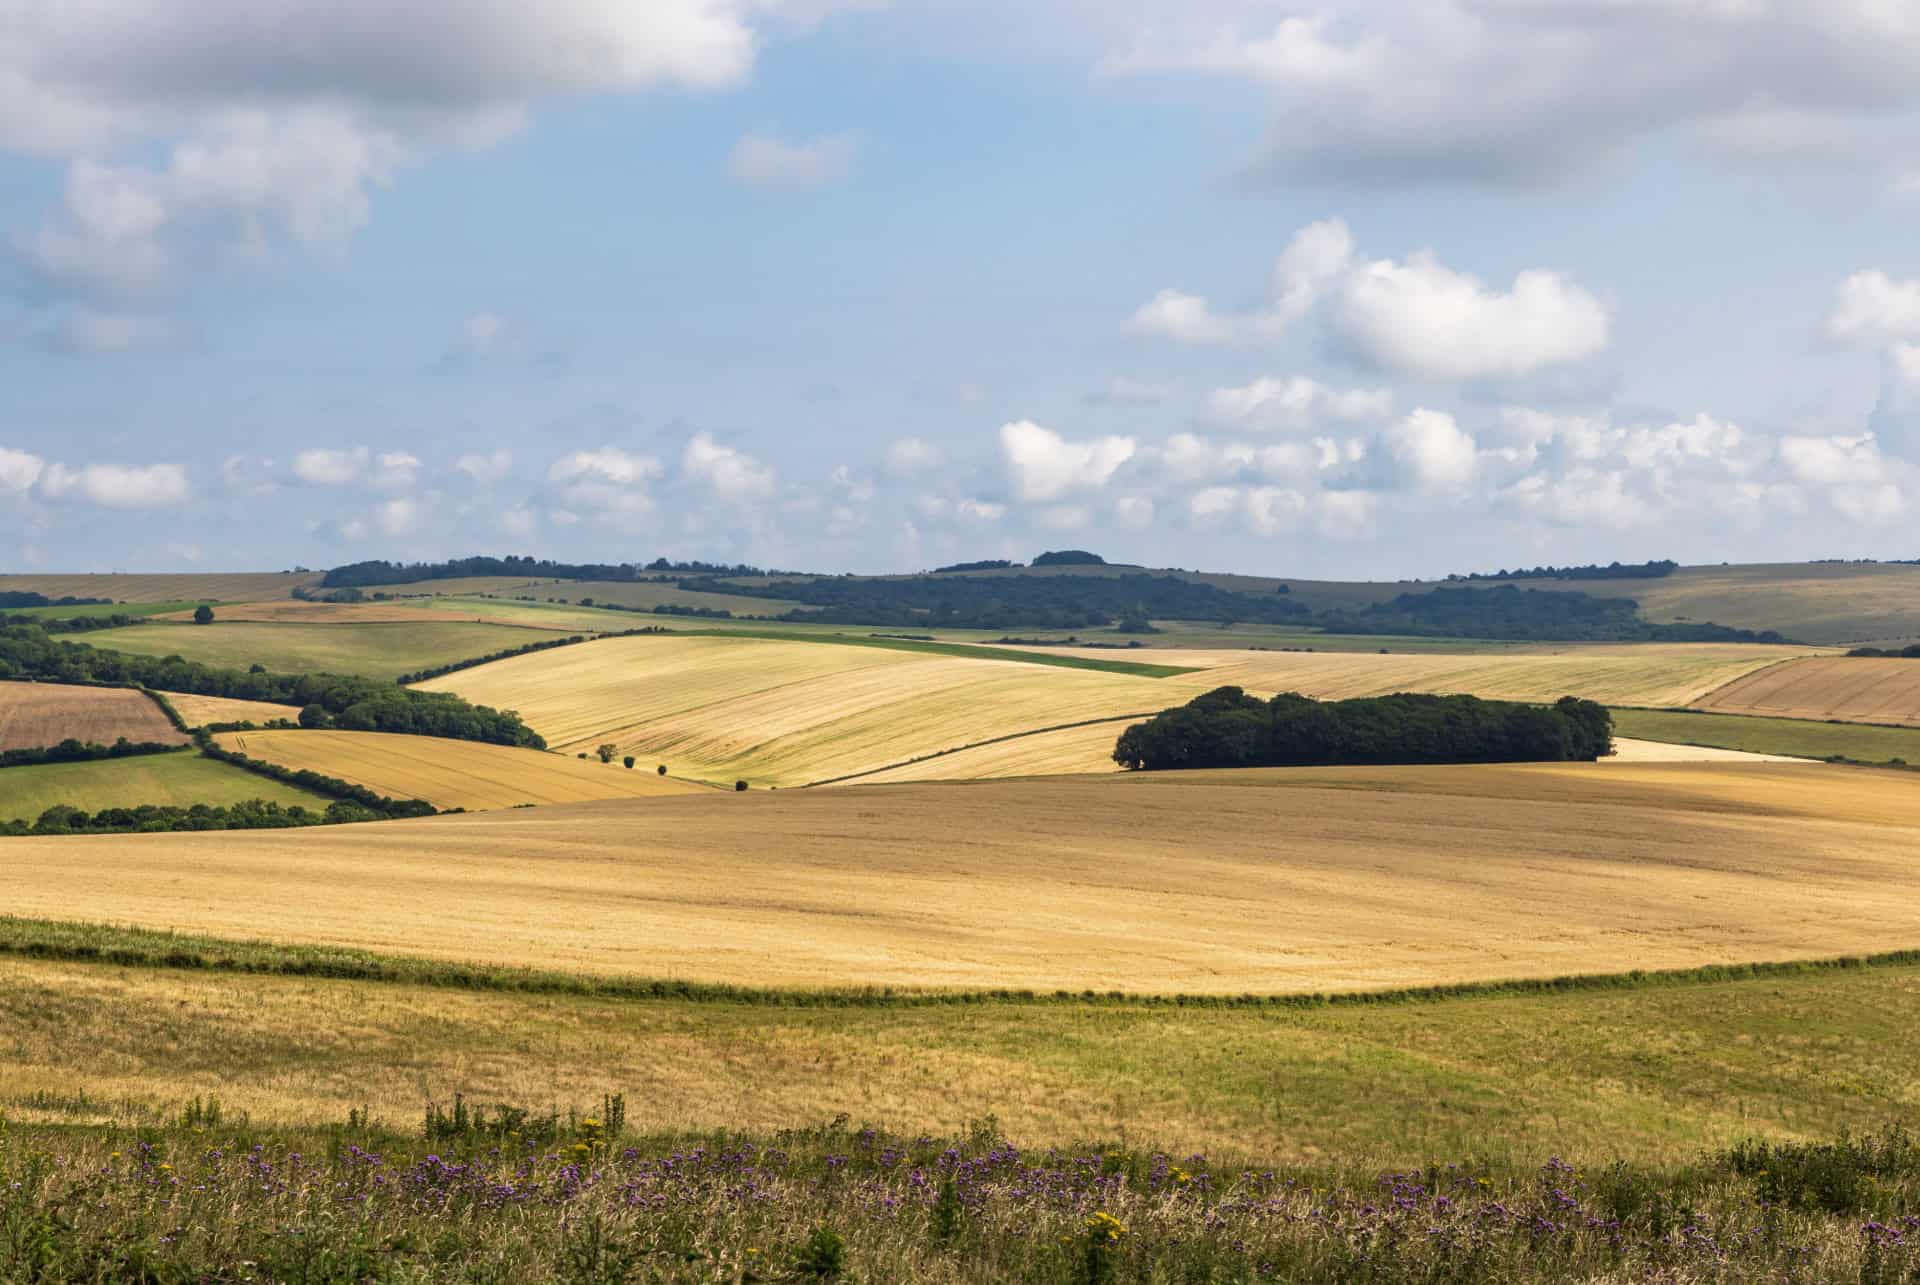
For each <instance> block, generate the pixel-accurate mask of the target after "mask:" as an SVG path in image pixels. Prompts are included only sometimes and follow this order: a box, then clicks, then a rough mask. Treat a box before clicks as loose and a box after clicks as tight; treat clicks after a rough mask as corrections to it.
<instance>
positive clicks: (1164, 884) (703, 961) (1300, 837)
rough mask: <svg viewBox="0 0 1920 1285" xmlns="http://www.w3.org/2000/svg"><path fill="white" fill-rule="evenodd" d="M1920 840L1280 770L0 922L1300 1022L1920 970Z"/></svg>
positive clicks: (792, 806) (1897, 782)
mask: <svg viewBox="0 0 1920 1285" xmlns="http://www.w3.org/2000/svg"><path fill="white" fill-rule="evenodd" d="M609 770H610V771H612V770H616V769H609ZM1916 841H1920V790H1915V789H1914V788H1913V783H1912V780H1911V778H1909V777H1908V776H1906V775H1905V774H1903V773H1898V772H1878V771H1869V770H1864V769H1836V768H1833V767H1829V766H1826V765H1805V766H1802V765H1785V764H1779V765H1776V764H1759V765H1746V764H1729V765H1717V764H1702V765H1696V764H1646V765H1638V764H1602V765H1529V766H1493V767H1487V766H1479V767H1439V768H1432V767H1428V768H1330V769H1304V770H1292V771H1287V770H1255V771H1247V772H1237V773H1217V774H1216V773H1170V774H1163V775H1154V776H1144V775H1138V776H1136V775H1128V776H1120V777H1102V778H1072V777H1066V778H1055V779H1052V780H1045V781H1014V782H993V783H985V784H973V785H898V786H870V787H849V788H847V789H841V790H815V791H780V792H778V793H768V792H759V791H755V792H751V793H748V794H744V795H736V794H733V793H731V792H728V793H724V794H714V793H709V794H705V795H701V796H697V797H688V798H679V799H654V800H646V801H634V802H615V803H589V804H577V805H566V806H562V807H555V808H542V809H534V810H529V811H506V812H492V813H483V814H476V815H471V816H462V817H442V818H430V819H425V820H420V821H398V822H388V823H380V824H376V825H359V826H342V827H335V828H330V829H326V830H320V831H300V832H277V831H276V832H235V833H228V834H166V835H130V836H113V837H101V838H72V839H15V840H10V841H9V842H8V846H7V849H6V856H7V857H8V858H9V860H7V861H6V862H4V863H3V864H0V905H5V906H7V907H8V908H9V909H10V910H12V911H13V912H15V913H18V914H23V915H31V916H36V917H42V918H53V919H80V920H107V921H115V922H133V923H142V924H147V925H153V926H172V927H177V928H180V929H183V930H194V931H203V932H209V933H213V934H216V935H221V936H228V937H264V938H276V939H285V940H289V941H297V942H333V943H339V944H345V945H357V946H364V947H368V948H373V949H379V950H388V951H398V952H402V953H412V954H422V955H432V956H438V957H445V958H457V959H482V960H488V961H497V962H506V963H523V964H539V965H546V966H552V967H561V968H569V969H579V970H585V971H599V972H618V973H633V974H644V975H651V976H674V977H685V978H691V979H700V980H713V981H734V982H743V983H763V984H792V985H802V986H805V985H846V984H860V983H874V984H883V985H894V986H906V987H976V988H977V987H992V986H1032V987H1039V988H1054V987H1066V988H1070V989H1080V988H1083V987H1092V988H1097V989H1108V988H1119V989H1125V990H1134V991H1194V992H1200V991H1206V992H1244V991H1266V992H1282V991H1301V990H1327V989H1346V988H1363V987H1391V986H1402V985H1410V984H1422V983H1431V982H1445V981H1457V980H1471V979H1487V978H1507V977H1515V976H1540V975H1548V974H1561V973H1570V972H1610V971H1618V970H1622V969H1628V968H1636V967H1647V968H1652V967H1685V966H1693V965H1699V964H1704V963H1714V962H1727V961H1739V960H1752V959H1791V958H1804V957H1807V956H1813V955H1833V954H1841V953H1847V952H1870V951H1877V950H1886V949H1890V948H1893V947H1897V946H1905V945H1912V944H1916V943H1920V864H1916V862H1915V861H1914V859H1913V853H1914V851H1915V846H1916ZM343 889H353V890H355V894H354V895H352V896H342V895H341V892H342V890H343Z"/></svg>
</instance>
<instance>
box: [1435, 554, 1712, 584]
mask: <svg viewBox="0 0 1920 1285" xmlns="http://www.w3.org/2000/svg"><path fill="white" fill-rule="evenodd" d="M1679 569H1680V564H1679V563H1677V562H1675V561H1674V560H1673V559H1671V558H1661V559H1659V560H1658V561H1654V560H1652V559H1649V560H1648V561H1646V562H1640V563H1625V564H1622V563H1619V562H1609V563H1607V565H1605V566H1604V567H1603V566H1601V565H1600V564H1599V563H1597V562H1589V563H1588V564H1587V565H1585V566H1583V567H1551V566H1548V567H1525V568H1522V567H1515V568H1514V569H1513V570H1512V571H1494V572H1485V571H1474V572H1470V573H1469V574H1467V575H1464V576H1462V575H1450V576H1448V577H1447V579H1449V580H1658V579H1660V578H1661V577H1663V576H1670V575H1672V574H1673V573H1674V572H1676V571H1678V570H1679Z"/></svg>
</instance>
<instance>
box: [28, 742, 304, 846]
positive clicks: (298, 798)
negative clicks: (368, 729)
mask: <svg viewBox="0 0 1920 1285" xmlns="http://www.w3.org/2000/svg"><path fill="white" fill-rule="evenodd" d="M249 799H265V800H267V801H268V802H269V803H278V804H281V805H283V806H287V807H291V806H293V805H294V804H299V805H300V806H302V807H304V808H306V809H307V810H308V811H309V812H325V811H326V810H327V805H328V804H330V803H332V802H333V800H332V799H328V798H324V797H322V796H320V795H317V794H309V793H308V792H307V791H305V790H301V789H296V788H295V787H293V786H291V785H284V784H282V783H281V782H279V781H274V780H269V779H268V778H266V777H264V776H258V775H256V774H254V773H252V772H248V771H245V770H244V769H242V768H237V767H231V766H229V765H228V764H225V763H216V762H215V761H214V760H212V759H210V758H205V757H203V756H201V755H199V754H197V753H194V752H193V751H191V750H184V749H183V750H177V751H175V752H174V753H172V754H142V755H139V756H138V757H135V758H123V759H95V760H93V761H91V762H85V763H48V764H43V765H35V766H33V767H10V768H6V769H4V770H0V820H6V821H12V820H21V821H33V820H36V819H38V818H39V816H40V814H41V813H42V812H45V811H46V810H47V809H48V808H50V807H53V806H55V805H56V804H62V803H64V804H66V805H67V806H69V807H75V808H79V809H80V810H81V811H82V812H98V811H100V810H101V809H102V808H134V807H140V806H141V805H143V804H149V803H151V804H155V805H167V806H172V807H183V808H190V807H192V806H193V805H194V804H196V803H206V804H210V805H213V806H225V805H229V804H234V803H245V802H246V801H247V800H249ZM236 833H237V832H236ZM256 833H257V832H256ZM136 837H138V836H136ZM19 842H20V840H18V839H0V864H5V863H6V862H7V861H9V860H11V859H14V858H18V857H21V856H23V855H24V852H23V851H22V850H21V849H17V848H14V847H12V846H11V845H13V844H15V843H19ZM56 842H60V841H59V840H56ZM73 842H85V840H84V839H82V840H73ZM243 842H244V840H243ZM73 877H75V878H84V875H81V874H79V873H77V872H76V873H75V874H74V876H73Z"/></svg>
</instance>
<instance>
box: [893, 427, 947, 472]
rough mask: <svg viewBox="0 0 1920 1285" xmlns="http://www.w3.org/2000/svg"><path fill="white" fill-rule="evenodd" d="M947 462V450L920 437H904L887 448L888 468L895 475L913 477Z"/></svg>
mask: <svg viewBox="0 0 1920 1285" xmlns="http://www.w3.org/2000/svg"><path fill="white" fill-rule="evenodd" d="M946 462H947V453H946V452H945V451H943V450H941V449H940V448H939V447H938V446H935V445H933V444H932V443H931V442H926V441H922V440H921V439H920V438H918V437H903V438H901V439H900V440H899V441H897V442H895V443H894V444H893V445H891V446H889V447H888V448H887V461H886V470H887V472H888V473H890V474H892V475H893V476H894V477H912V476H914V475H915V474H917V473H925V472H927V471H928V470H930V469H936V468H939V467H940V466H941V465H942V464H944V463H946Z"/></svg>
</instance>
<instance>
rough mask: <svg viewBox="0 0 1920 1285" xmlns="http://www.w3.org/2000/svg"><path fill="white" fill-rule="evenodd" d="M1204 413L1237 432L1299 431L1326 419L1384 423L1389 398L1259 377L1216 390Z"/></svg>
mask: <svg viewBox="0 0 1920 1285" xmlns="http://www.w3.org/2000/svg"><path fill="white" fill-rule="evenodd" d="M1206 413H1207V417H1208V418H1209V419H1211V420H1213V421H1214V422H1216V423H1220V424H1226V425H1231V426H1233V427H1235V428H1245V429H1259V430H1276V431H1298V430H1301V429H1310V428H1313V427H1315V426H1317V425H1318V424H1319V423H1321V422H1322V421H1323V420H1329V419H1332V420H1341V421H1345V422H1353V421H1358V420H1369V419H1385V418H1386V417H1387V416H1388V415H1391V414H1392V413H1393V394H1392V392H1390V391H1388V390H1387V389H1384V388H1377V389H1365V388H1355V389H1335V388H1329V387H1327V386H1326V385H1325V384H1322V383H1319V382H1318V381H1316V380H1312V379H1307V378H1305V377H1303V376H1294V377H1293V378H1290V379H1275V378H1270V377H1266V376H1262V377H1261V378H1259V379H1256V380H1254V381H1253V382H1252V383H1250V384H1243V385H1241V386H1239V387H1237V388H1216V389H1214V390H1213V391H1212V392H1211V393H1209V394H1208V395H1207V406H1206Z"/></svg>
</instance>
